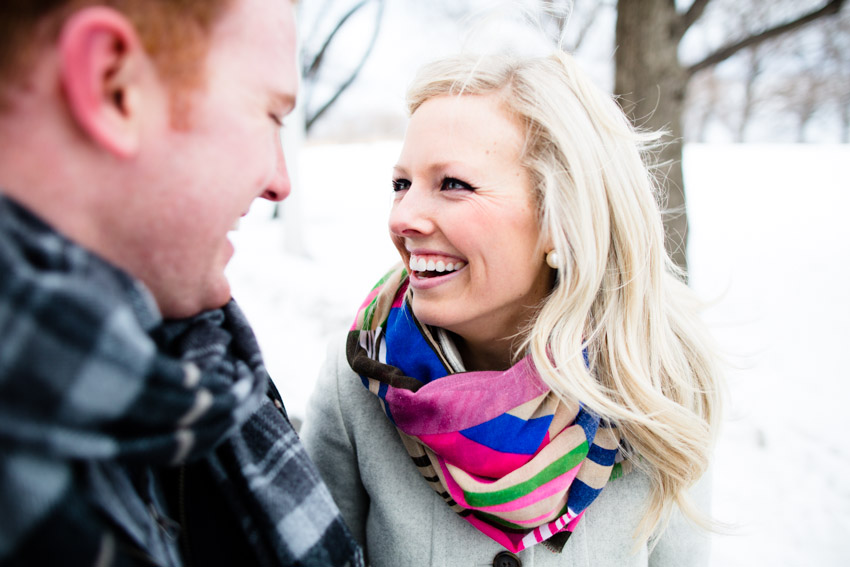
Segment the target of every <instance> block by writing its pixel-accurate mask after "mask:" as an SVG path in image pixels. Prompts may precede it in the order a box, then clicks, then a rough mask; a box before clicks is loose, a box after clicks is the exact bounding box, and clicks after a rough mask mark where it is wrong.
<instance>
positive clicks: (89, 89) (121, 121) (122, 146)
mask: <svg viewBox="0 0 850 567" xmlns="http://www.w3.org/2000/svg"><path fill="white" fill-rule="evenodd" d="M59 54H60V65H61V81H62V88H63V91H64V94H65V99H66V102H67V104H68V108H69V110H70V113H71V115H72V116H73V117H74V119H75V120H76V121H77V124H78V126H79V127H80V128H81V129H82V130H83V132H85V133H86V134H87V135H88V136H89V137H90V138H91V139H92V140H93V141H94V142H95V143H96V144H98V145H99V146H101V147H102V148H104V149H106V150H107V151H109V152H111V153H113V154H115V155H116V156H119V157H129V156H131V155H133V154H134V153H135V152H136V150H137V149H138V145H139V131H138V128H139V126H140V122H141V121H140V116H139V113H140V111H141V108H140V102H141V101H140V96H141V94H142V92H141V90H142V87H143V86H144V85H143V84H142V81H143V74H144V68H145V62H146V60H147V55H146V53H145V51H144V48H143V47H142V45H141V42H140V41H139V38H138V35H137V34H136V31H135V28H134V27H133V25H132V24H131V23H130V22H129V21H128V20H127V18H126V17H125V16H123V15H122V14H121V13H119V12H117V11H115V10H113V9H111V8H106V7H91V8H84V9H82V10H80V11H78V12H76V13H74V14H73V15H72V16H71V17H70V18H69V19H68V20H67V21H66V22H65V25H64V26H63V27H62V33H61V36H60V38H59Z"/></svg>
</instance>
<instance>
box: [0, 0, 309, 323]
mask: <svg viewBox="0 0 850 567" xmlns="http://www.w3.org/2000/svg"><path fill="white" fill-rule="evenodd" d="M18 3H23V0H21V2H18ZM68 4H69V5H73V6H72V7H71V8H68V7H67V6H65V7H63V8H62V9H61V10H62V11H63V12H64V13H63V14H62V17H61V19H60V20H58V21H59V23H58V24H52V23H50V18H51V15H48V16H44V17H45V18H47V19H46V20H41V22H42V25H43V26H44V25H45V24H44V23H43V22H48V24H46V26H47V27H49V26H50V25H55V26H57V27H56V31H55V32H53V33H51V34H49V35H48V36H46V37H48V39H46V40H45V39H37V40H33V41H34V45H33V46H32V52H31V54H27V55H24V56H22V57H21V58H19V59H18V60H17V61H15V60H14V58H13V60H12V63H11V64H10V63H9V60H8V59H6V60H4V63H3V65H4V67H2V68H0V73H6V74H9V76H11V77H12V79H13V80H12V81H11V82H10V83H4V84H8V85H10V86H9V87H8V88H4V92H3V95H4V97H5V99H4V100H5V108H3V109H2V110H0V145H2V146H3V147H4V152H2V154H0V188H2V190H3V191H4V192H7V194H8V195H10V196H11V197H12V198H14V199H16V200H18V201H19V202H21V203H22V204H24V205H25V206H27V207H28V208H30V209H31V210H33V211H34V212H35V213H36V214H39V215H40V216H42V217H43V218H44V219H45V220H47V221H48V222H49V223H50V224H52V225H53V226H54V227H56V228H57V229H58V230H60V231H61V232H63V233H64V234H66V235H68V236H69V237H71V238H72V239H74V240H76V241H77V242H79V243H80V244H82V245H83V246H85V247H87V248H89V249H90V250H92V251H94V252H96V253H98V254H100V255H101V256H103V257H105V258H106V259H107V260H109V261H111V262H113V263H115V264H117V265H118V266H120V267H122V268H124V269H125V270H127V271H128V272H130V273H131V274H133V275H135V276H136V277H138V278H140V279H141V280H142V281H143V282H144V283H145V284H146V285H147V286H148V288H149V289H150V290H151V291H152V292H153V294H154V297H155V298H156V300H157V302H158V304H159V306H160V309H161V310H162V312H163V314H164V315H165V316H167V317H182V316H189V315H192V314H194V313H197V312H198V311H200V310H202V309H208V308H214V307H218V306H220V305H222V304H224V303H225V302H226V301H227V300H228V299H229V297H230V288H229V286H228V284H227V281H226V279H225V277H224V274H223V271H224V267H225V265H226V264H227V262H228V260H229V259H230V256H231V255H232V253H233V248H232V246H231V245H230V242H229V241H228V240H227V232H228V230H229V229H230V228H231V227H232V226H233V225H234V224H235V223H236V222H237V221H238V220H239V217H240V216H242V215H243V214H245V213H247V211H248V208H249V207H250V205H251V202H252V201H253V200H254V199H255V198H256V197H264V198H267V199H271V200H281V199H283V198H285V197H286V196H287V195H288V193H289V190H290V187H289V179H288V175H287V172H286V166H285V163H284V159H283V153H282V148H281V146H280V121H281V120H282V119H283V117H284V116H285V115H286V114H287V113H289V112H290V111H291V110H292V108H293V106H294V98H295V94H296V89H297V70H296V62H295V30H294V16H293V12H292V8H291V4H290V2H276V1H271V0H219V1H217V2H202V1H200V0H196V1H188V0H184V1H174V0H126V1H120V0H112V1H110V2H97V3H93V2H88V1H82V2H69V3H68ZM93 4H94V5H93ZM201 4H203V5H207V4H210V5H215V6H217V8H214V12H206V10H203V9H200V8H199V7H196V6H195V5H201ZM151 5H156V6H158V7H159V8H161V9H162V12H161V13H160V15H158V16H152V15H144V14H143V12H144V9H147V8H148V7H150V6H151ZM160 5H163V6H164V5H169V7H167V8H164V7H162V6H160ZM171 5H173V6H171ZM176 6H179V8H175V7H176ZM175 9H176V10H177V11H176V12H174V10H175ZM176 13H180V14H182V17H184V21H190V22H193V23H192V25H191V26H190V27H192V29H193V30H194V31H193V32H191V33H189V34H188V35H189V36H194V37H192V38H188V39H186V38H181V37H180V33H182V31H180V30H182V29H183V28H181V25H182V24H174V23H173V22H171V21H167V20H169V19H171V18H174V17H177V16H175V14H176ZM201 13H203V14H205V15H203V16H199V15H198V14H201ZM51 14H53V13H51ZM188 14H192V15H191V16H189V15H188ZM185 18H188V19H185ZM175 31H180V33H177V35H171V36H169V34H173V33H175ZM19 41H23V40H19ZM22 45H29V44H27V43H26V42H25V41H24V43H23V44H22ZM184 49H185V50H186V51H182V50H184ZM178 53H182V55H180V54H178ZM172 54H175V56H174V57H172ZM186 54H189V55H188V56H187V55H186ZM175 97H176V98H175ZM175 100H177V101H179V104H175ZM6 148H9V151H5V150H6Z"/></svg>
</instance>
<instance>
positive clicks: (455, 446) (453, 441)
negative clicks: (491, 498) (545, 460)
mask: <svg viewBox="0 0 850 567" xmlns="http://www.w3.org/2000/svg"><path fill="white" fill-rule="evenodd" d="M419 440H420V441H422V442H423V443H425V445H427V446H428V447H430V448H431V450H433V451H434V452H435V453H437V454H438V455H441V456H443V457H446V458H448V460H449V462H450V463H452V464H453V465H455V466H458V467H460V468H462V469H463V470H465V471H466V472H468V473H470V474H472V475H476V476H483V477H488V478H500V477H503V476H505V475H506V474H508V473H510V472H511V471H513V470H514V469H518V468H519V467H521V466H522V465H524V464H525V463H527V462H528V461H530V460H531V459H532V458H533V457H534V455H522V454H519V453H502V452H500V451H496V450H495V449H491V448H490V447H487V446H485V445H482V444H480V443H477V442H475V441H473V440H472V439H469V438H467V437H464V436H463V435H462V434H461V433H458V432H452V433H438V434H436V435H420V436H419ZM548 441H549V440H548V436H547V438H546V439H545V440H544V442H543V443H542V444H541V445H540V447H541V448H543V447H545V446H546V445H547V444H548ZM481 482H489V480H487V479H481Z"/></svg>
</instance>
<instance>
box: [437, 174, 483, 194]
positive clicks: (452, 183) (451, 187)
mask: <svg viewBox="0 0 850 567" xmlns="http://www.w3.org/2000/svg"><path fill="white" fill-rule="evenodd" d="M458 190H463V191H475V187H473V186H472V185H470V184H469V183H467V182H466V181H461V180H460V179H457V178H456V177H444V178H443V181H442V182H441V183H440V191H458Z"/></svg>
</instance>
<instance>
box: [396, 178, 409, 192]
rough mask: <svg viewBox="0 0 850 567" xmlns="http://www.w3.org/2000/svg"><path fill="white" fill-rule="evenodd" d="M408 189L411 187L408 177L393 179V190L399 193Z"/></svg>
mask: <svg viewBox="0 0 850 567" xmlns="http://www.w3.org/2000/svg"><path fill="white" fill-rule="evenodd" d="M407 189H410V181H408V180H407V179H393V191H395V192H396V193H398V192H399V191H405V190H407Z"/></svg>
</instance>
